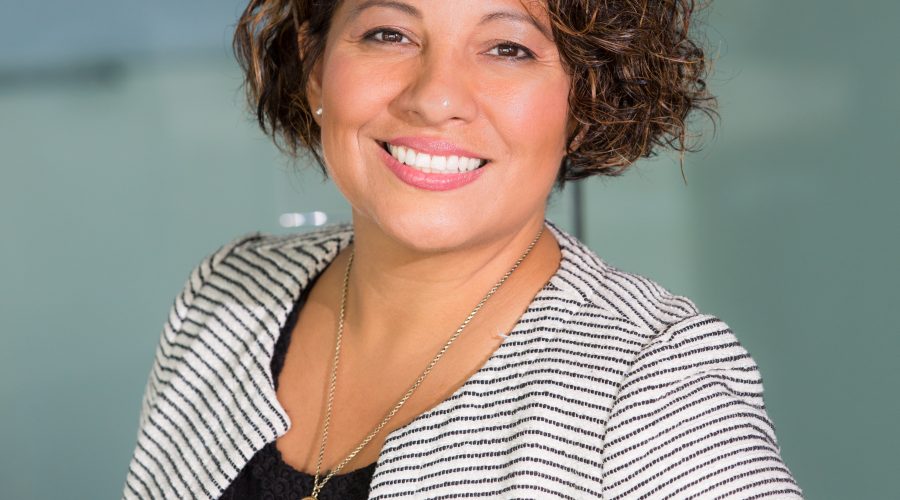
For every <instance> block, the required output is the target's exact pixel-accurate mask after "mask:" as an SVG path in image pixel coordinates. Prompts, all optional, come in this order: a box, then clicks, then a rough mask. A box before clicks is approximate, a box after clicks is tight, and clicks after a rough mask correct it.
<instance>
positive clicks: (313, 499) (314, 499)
mask: <svg viewBox="0 0 900 500" xmlns="http://www.w3.org/2000/svg"><path fill="white" fill-rule="evenodd" d="M543 233H544V228H543V226H541V230H540V231H538V234H537V236H535V237H534V239H533V240H532V241H531V244H529V245H528V248H527V249H525V252H524V253H522V256H521V257H519V259H518V260H516V263H515V264H513V266H512V268H510V270H509V271H507V272H506V274H504V275H503V277H502V278H500V281H498V282H497V284H495V285H494V286H493V287H492V288H491V289H490V290H489V291H488V293H487V294H486V295H485V296H484V298H483V299H481V302H479V303H478V305H476V306H475V309H472V312H470V313H469V316H468V317H466V320H465V321H463V323H462V324H461V325H459V328H457V329H456V332H455V333H454V334H453V335H452V336H451V337H450V339H449V340H448V341H447V342H446V343H445V344H444V346H443V347H442V348H441V350H440V351H438V353H437V355H436V356H435V357H434V359H432V360H431V362H430V363H428V366H427V367H425V371H423V372H422V374H421V375H419V378H418V379H416V382H415V383H414V384H413V385H412V387H410V388H409V390H407V391H406V394H404V395H403V397H402V398H400V400H399V401H397V404H395V405H394V407H393V408H392V409H391V411H389V412H388V414H387V416H385V417H384V419H383V420H382V421H381V423H380V424H378V425H377V426H376V427H375V429H374V430H372V432H370V433H369V435H368V436H366V438H365V439H363V440H362V442H360V443H359V445H358V446H357V447H356V449H354V450H353V451H351V452H350V454H349V455H347V456H346V457H345V458H344V460H342V461H341V463H339V464H338V465H337V466H336V467H335V468H334V469H332V470H331V471H330V472H329V473H328V475H327V476H325V478H324V479H323V480H322V482H321V483H320V482H319V472H320V470H321V467H322V457H323V456H324V455H325V443H326V442H327V441H328V423H329V422H330V421H331V407H332V403H333V402H334V386H335V383H336V381H337V367H338V361H339V359H340V356H341V337H342V336H343V333H344V315H345V312H346V307H347V289H348V288H349V283H350V268H351V266H352V265H353V255H354V250H351V251H350V258H349V259H348V260H347V269H346V271H345V272H344V287H343V291H342V292H341V315H340V320H339V321H338V331H337V341H336V342H335V346H334V361H333V363H332V365H331V380H330V382H329V387H328V405H327V410H326V412H325V425H324V429H323V431H322V446H320V447H319V458H318V460H316V476H315V479H314V480H313V490H312V493H310V495H309V496H308V497H304V498H303V500H318V498H319V492H320V491H322V488H323V487H324V486H325V483H327V482H328V480H329V479H331V477H332V476H334V475H335V474H337V473H338V471H340V470H341V469H342V468H344V466H345V465H347V463H348V462H350V461H351V460H353V458H354V457H355V456H356V455H357V454H358V453H359V452H360V451H361V450H362V449H363V448H364V447H365V446H366V445H367V444H369V441H371V440H372V438H374V437H375V435H376V434H378V433H379V432H380V431H381V429H383V428H384V426H385V425H386V424H387V423H388V421H390V420H391V418H393V417H394V415H396V414H397V412H398V411H400V408H402V407H403V405H404V404H405V403H406V400H408V399H409V398H410V396H412V394H413V392H415V391H416V389H418V388H419V385H420V384H421V383H422V381H423V380H425V377H427V376H428V374H429V373H431V370H432V368H434V365H436V364H437V362H438V361H439V360H440V359H441V357H443V356H444V353H445V352H447V349H449V348H450V345H451V344H453V342H454V341H455V340H456V339H457V338H458V337H459V335H460V334H461V333H462V332H463V330H464V329H465V328H466V326H468V325H469V323H470V322H471V321H472V318H474V317H475V315H476V314H478V311H479V310H481V308H482V306H484V304H485V302H487V301H488V299H489V298H491V296H492V295H494V293H496V292H497V290H499V289H500V286H502V285H503V283H505V282H506V280H507V279H508V278H509V277H510V275H512V273H513V271H515V270H516V269H517V268H518V267H519V265H521V264H522V261H524V260H525V257H527V256H528V254H529V253H531V249H532V248H534V245H535V244H536V243H537V242H538V239H540V237H541V234H543Z"/></svg>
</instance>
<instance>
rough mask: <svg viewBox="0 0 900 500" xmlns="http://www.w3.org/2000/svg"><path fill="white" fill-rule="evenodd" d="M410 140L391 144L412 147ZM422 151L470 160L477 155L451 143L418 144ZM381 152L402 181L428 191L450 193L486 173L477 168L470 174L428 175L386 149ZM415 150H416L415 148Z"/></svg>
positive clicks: (383, 158)
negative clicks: (403, 161)
mask: <svg viewBox="0 0 900 500" xmlns="http://www.w3.org/2000/svg"><path fill="white" fill-rule="evenodd" d="M411 142H415V141H410V140H401V141H399V142H397V143H395V142H394V141H393V140H392V141H391V144H396V145H403V146H411V144H410V143H411ZM417 144H419V145H420V146H424V147H422V149H419V151H422V152H425V153H429V154H440V155H457V156H468V157H470V158H476V157H477V156H476V155H475V154H472V153H469V152H468V151H465V150H463V149H459V148H456V147H454V146H452V145H450V144H449V143H439V142H429V144H422V143H421V142H418V143H417ZM378 149H379V151H381V153H380V154H381V158H382V160H383V161H384V163H385V164H386V165H387V167H388V168H389V169H390V170H391V172H393V173H394V175H396V176H397V177H398V178H399V179H400V180H401V181H403V182H405V183H406V184H409V185H410V186H413V187H416V188H419V189H425V190H428V191H448V190H451V189H457V188H460V187H462V186H465V185H466V184H470V183H472V182H474V181H475V179H478V178H479V177H481V174H482V172H483V171H484V167H483V166H482V167H479V168H476V169H475V170H471V171H469V172H457V173H427V172H422V171H421V170H417V169H415V168H413V167H410V166H409V165H406V164H404V163H401V162H400V161H398V160H397V159H396V158H394V157H393V156H392V155H391V154H390V153H389V152H388V151H387V150H385V148H384V147H379V148H378ZM414 149H415V148H414Z"/></svg>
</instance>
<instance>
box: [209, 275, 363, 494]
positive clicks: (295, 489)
mask: <svg viewBox="0 0 900 500" xmlns="http://www.w3.org/2000/svg"><path fill="white" fill-rule="evenodd" d="M313 284H315V280H313V282H312V283H310V284H309V285H308V286H307V287H306V288H305V289H304V290H303V292H302V293H301V294H300V298H299V299H298V300H297V303H296V304H294V309H293V310H292V311H291V313H290V315H289V316H288V318H287V322H286V323H285V325H284V328H282V330H281V335H280V336H279V337H278V342H276V343H275V353H274V354H273V356H272V365H271V370H272V378H273V380H275V388H276V389H277V388H278V375H279V374H280V373H281V369H282V368H283V367H284V358H285V355H286V354H287V348H288V344H290V342H291V332H292V331H293V329H294V325H296V323H297V315H298V313H299V311H300V309H301V308H302V307H303V304H304V303H305V302H306V297H307V295H309V290H311V289H312V287H313ZM373 472H375V463H374V462H373V463H372V464H369V465H368V466H367V467H363V468H361V469H356V470H353V471H350V472H348V473H346V474H335V475H334V476H332V477H331V479H329V480H328V482H327V483H325V487H324V488H322V491H321V492H319V500H338V499H340V500H364V499H366V498H368V496H369V483H370V482H371V481H372V473H373ZM313 479H314V477H313V476H312V475H311V474H307V473H305V472H301V471H298V470H296V469H294V468H293V467H291V466H290V465H288V464H287V463H285V462H284V459H282V458H281V452H280V451H278V448H276V447H275V442H274V441H273V442H271V443H268V444H266V445H265V446H264V447H263V448H262V449H261V450H259V451H258V452H257V453H256V454H255V455H253V457H252V458H251V459H250V461H249V462H247V465H245V466H244V468H243V470H241V472H240V473H239V474H238V477H237V478H235V480H234V482H233V483H231V485H230V486H229V487H228V488H227V489H226V490H225V492H224V493H223V494H222V496H221V498H222V500H244V499H257V498H259V499H265V500H282V499H283V500H300V499H302V498H303V497H306V496H308V495H309V494H310V493H312V488H313Z"/></svg>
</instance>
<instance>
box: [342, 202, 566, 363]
mask: <svg viewBox="0 0 900 500" xmlns="http://www.w3.org/2000/svg"><path fill="white" fill-rule="evenodd" d="M543 221H544V219H543V214H540V217H536V218H535V220H533V221H530V222H529V223H528V224H526V225H523V227H521V228H520V229H518V230H516V231H514V232H512V233H510V234H502V235H496V237H493V238H492V239H490V240H489V241H484V242H479V243H476V244H471V245H469V246H467V247H465V248H457V249H453V250H450V251H431V252H423V251H420V250H417V249H413V248H410V247H409V246H406V245H403V244H402V243H401V242H399V241H397V240H396V239H394V238H391V237H390V236H389V235H386V234H385V233H384V232H382V231H381V230H380V229H379V228H378V227H376V226H374V225H373V224H367V223H365V222H361V218H357V217H355V218H354V244H353V247H354V248H353V251H354V258H353V259H354V260H353V268H352V271H351V275H350V282H349V297H348V303H347V319H346V325H347V326H346V328H347V332H348V333H347V335H350V336H352V337H353V338H354V339H356V341H357V342H360V343H362V344H365V345H370V346H371V347H372V349H383V350H390V349H393V348H394V347H397V346H401V345H403V346H408V345H421V346H423V348H425V349H431V348H432V347H433V346H434V345H436V344H440V343H442V342H444V341H446V339H447V338H448V337H449V336H450V335H451V334H452V332H454V331H455V330H456V328H458V327H459V325H460V324H461V323H462V321H463V320H464V319H465V318H466V317H467V316H468V315H469V313H470V312H471V311H472V309H473V308H474V307H475V305H476V304H478V303H479V301H481V299H482V298H483V297H484V296H485V295H486V294H487V292H488V291H489V290H490V289H491V288H492V287H493V286H494V285H495V284H497V282H498V281H499V280H500V278H502V277H503V275H504V274H506V273H507V272H508V271H509V270H510V268H512V266H513V265H514V264H515V262H516V261H517V260H518V259H519V257H521V256H522V254H523V253H524V252H525V250H526V249H527V248H528V245H529V244H531V242H532V241H533V240H534V238H535V236H537V234H538V231H539V230H540V229H541V227H542V226H543V224H544V222H543ZM559 255H560V254H559V247H558V245H557V242H556V239H555V238H554V237H553V235H552V234H551V233H550V231H549V229H544V232H543V234H542V235H541V237H540V239H539V240H538V241H537V243H536V244H535V245H534V247H533V248H532V250H531V252H530V253H529V254H528V256H527V257H526V258H525V259H524V260H523V261H522V263H521V264H520V265H519V267H518V268H517V269H516V270H515V271H514V272H513V273H512V275H511V276H510V277H509V278H508V279H507V281H506V282H505V283H504V284H503V286H502V287H501V288H500V289H499V290H497V292H496V293H495V294H494V295H493V296H492V297H491V298H490V299H489V300H488V302H487V303H486V304H485V306H484V307H483V308H482V310H481V311H479V313H478V315H477V316H476V318H475V319H474V320H473V321H472V323H471V324H470V325H469V326H468V327H467V330H477V329H478V328H479V325H481V326H485V325H488V324H491V319H497V318H498V316H503V315H504V314H498V313H501V312H504V313H505V315H506V316H508V315H509V309H510V308H512V310H514V311H516V312H517V313H521V312H522V310H524V306H527V304H528V303H530V302H531V298H532V297H533V295H534V292H535V291H536V290H538V289H540V288H541V287H542V286H543V284H544V283H546V281H547V280H548V279H549V278H550V276H552V275H553V273H554V272H555V271H556V269H557V268H558V266H559V259H560V256H559ZM340 263H341V264H342V265H346V259H341V260H340ZM341 271H342V272H341V275H343V268H342V269H341ZM523 294H524V295H525V296H523ZM515 316H516V317H518V314H516V315H515Z"/></svg>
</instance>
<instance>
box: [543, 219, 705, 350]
mask: <svg viewBox="0 0 900 500" xmlns="http://www.w3.org/2000/svg"><path fill="white" fill-rule="evenodd" d="M550 227H551V228H552V229H553V232H554V234H555V235H556V238H557V241H558V243H559V246H560V252H561V254H562V258H561V261H560V268H559V272H558V273H557V277H558V278H559V279H558V281H559V282H560V283H562V285H561V286H562V287H563V288H565V289H566V291H568V292H569V293H570V294H572V295H573V296H574V297H575V298H576V299H577V300H578V302H580V304H579V306H580V310H581V311H580V312H581V313H582V314H598V313H602V314H603V316H604V317H605V318H607V319H610V320H613V319H614V320H617V321H618V322H621V323H625V324H628V325H631V327H632V329H633V330H636V331H638V332H639V333H640V334H642V336H643V337H644V338H645V339H647V340H648V341H649V339H650V338H652V337H654V336H657V335H659V334H660V333H661V332H663V331H665V330H666V329H668V328H670V327H671V326H672V325H674V324H676V323H679V322H681V321H683V320H685V319H687V318H690V317H693V316H697V315H699V314H700V312H699V310H698V309H697V306H696V305H695V304H694V303H693V302H692V301H691V300H690V299H688V298H687V297H683V296H681V295H677V294H674V293H671V292H670V291H668V290H667V289H665V288H664V287H662V286H660V285H659V284H658V283H656V282H655V281H653V280H651V279H649V278H647V277H644V276H641V275H638V274H634V273H629V272H626V271H622V270H620V269H617V268H616V267H614V266H612V265H610V264H608V263H607V262H605V261H604V260H603V259H602V258H600V257H599V256H598V255H597V254H596V253H594V251H593V250H591V249H590V248H588V246H587V245H585V244H584V243H582V242H581V241H579V240H578V239H577V238H575V237H574V236H572V235H570V234H568V233H567V232H565V231H564V230H562V229H559V228H558V227H556V226H555V225H552V224H550ZM577 313H578V311H576V314H577Z"/></svg>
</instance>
